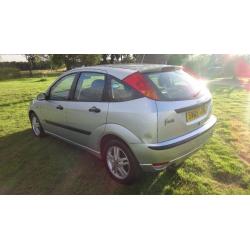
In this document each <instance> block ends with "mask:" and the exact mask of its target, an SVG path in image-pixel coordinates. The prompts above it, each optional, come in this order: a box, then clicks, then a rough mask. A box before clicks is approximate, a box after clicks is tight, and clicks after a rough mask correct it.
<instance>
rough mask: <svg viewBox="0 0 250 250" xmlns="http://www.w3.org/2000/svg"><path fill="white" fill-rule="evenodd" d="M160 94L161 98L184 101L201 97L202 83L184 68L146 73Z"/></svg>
mask: <svg viewBox="0 0 250 250" xmlns="http://www.w3.org/2000/svg"><path fill="white" fill-rule="evenodd" d="M144 76H146V78H147V79H148V80H149V81H150V82H151V84H153V85H154V86H155V87H156V89H157V90H158V93H159V95H160V100H162V101H164V100H166V101H182V100H190V99H194V98H197V97H200V95H201V90H202V86H201V83H200V82H199V81H198V80H196V79H195V78H193V77H192V76H190V75H189V74H187V73H185V72H184V71H182V70H175V71H168V72H152V73H144Z"/></svg>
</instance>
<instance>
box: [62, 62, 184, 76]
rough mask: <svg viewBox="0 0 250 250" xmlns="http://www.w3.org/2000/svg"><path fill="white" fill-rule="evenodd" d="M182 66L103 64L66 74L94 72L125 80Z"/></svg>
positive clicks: (76, 69) (77, 69)
mask: <svg viewBox="0 0 250 250" xmlns="http://www.w3.org/2000/svg"><path fill="white" fill-rule="evenodd" d="M180 68H181V67H180V66H174V65H166V64H103V65H96V66H88V67H85V66H83V67H79V68H75V69H72V70H70V71H67V72H65V73H64V74H65V75H66V74H69V73H73V72H83V71H94V72H100V73H106V74H110V75H112V76H115V77H117V78H119V79H124V78H125V77H127V76H128V75H130V74H133V73H135V72H159V71H162V70H163V69H169V70H171V69H172V70H176V69H180Z"/></svg>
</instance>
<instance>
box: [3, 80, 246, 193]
mask: <svg viewBox="0 0 250 250" xmlns="http://www.w3.org/2000/svg"><path fill="white" fill-rule="evenodd" d="M53 79H54V77H47V78H22V79H17V80H6V81H0V89H1V91H0V121H1V122H0V194H250V165H249V163H250V92H247V91H246V90H244V89H243V88H241V87H240V86H239V85H237V84H235V83H233V82H230V81H229V80H224V81H223V80H220V81H211V82H210V83H209V87H210V89H211V91H212V93H213V96H214V113H215V114H216V115H217V117H218V124H217V125H216V129H215V132H214V136H213V137H212V138H211V139H210V140H209V142H208V143H207V144H206V145H205V146H204V147H203V148H202V149H201V150H199V151H198V152H197V153H196V154H194V155H193V156H192V157H190V158H189V159H188V160H186V162H185V163H184V164H183V165H182V166H181V167H180V168H179V169H178V170H177V171H167V172H161V173H158V174H144V176H143V178H141V179H140V180H139V181H138V182H137V183H135V184H133V185H131V186H123V185H120V184H117V183H116V182H114V181H113V180H112V179H111V178H110V177H109V176H108V174H107V172H106V170H105V169H104V166H103V163H102V162H101V161H99V160H98V159H96V158H95V157H93V156H92V155H90V154H88V153H87V152H85V151H83V150H80V149H78V148H76V147H74V146H72V145H69V144H67V143H65V142H62V141H60V140H57V139H55V138H52V137H49V136H47V137H45V138H43V139H38V138H35V137H34V136H33V135H32V133H31V129H30V124H29V120H28V116H27V109H28V105H29V102H30V101H31V100H32V99H33V98H34V97H35V96H36V95H37V94H38V93H39V92H42V91H44V90H45V89H46V88H47V87H48V86H49V85H50V83H51V82H52V81H53Z"/></svg>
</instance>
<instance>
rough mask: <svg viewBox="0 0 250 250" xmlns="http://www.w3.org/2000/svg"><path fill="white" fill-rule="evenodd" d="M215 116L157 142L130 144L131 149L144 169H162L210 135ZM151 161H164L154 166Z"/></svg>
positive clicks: (179, 159)
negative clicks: (190, 128)
mask: <svg viewBox="0 0 250 250" xmlns="http://www.w3.org/2000/svg"><path fill="white" fill-rule="evenodd" d="M216 121H217V118H216V117H215V116H213V115H212V116H211V117H210V118H209V119H208V120H207V121H206V123H205V124H204V125H203V126H202V127H200V128H199V129H196V130H194V131H192V132H190V133H188V134H186V135H183V136H180V137H177V138H174V139H172V140H168V141H164V142H161V143H157V144H131V145H130V146H131V149H132V151H133V152H134V154H135V156H136V157H137V159H138V161H139V163H140V165H141V167H142V168H143V169H144V170H146V171H152V170H162V169H164V168H166V167H167V166H169V165H172V164H174V163H176V164H178V163H179V162H182V161H184V160H185V159H186V158H187V157H188V156H190V155H191V154H193V153H194V152H195V151H197V150H198V149H199V148H200V147H202V146H203V144H204V143H205V142H206V141H207V140H208V139H209V138H210V137H211V135H212V132H213V128H214V126H215V124H216ZM153 163H166V164H164V165H162V167H161V168H157V169H156V168H154V166H153Z"/></svg>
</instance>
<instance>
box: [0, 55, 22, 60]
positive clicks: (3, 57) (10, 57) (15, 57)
mask: <svg viewBox="0 0 250 250" xmlns="http://www.w3.org/2000/svg"><path fill="white" fill-rule="evenodd" d="M12 61H16V62H25V61H26V58H25V56H24V55H5V54H4V55H2V54H0V62H12Z"/></svg>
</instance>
